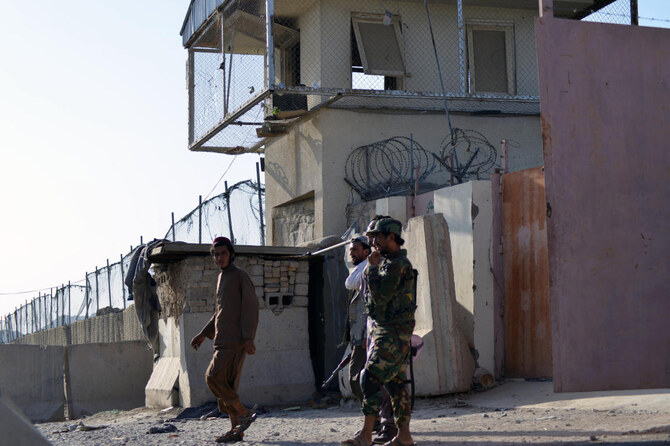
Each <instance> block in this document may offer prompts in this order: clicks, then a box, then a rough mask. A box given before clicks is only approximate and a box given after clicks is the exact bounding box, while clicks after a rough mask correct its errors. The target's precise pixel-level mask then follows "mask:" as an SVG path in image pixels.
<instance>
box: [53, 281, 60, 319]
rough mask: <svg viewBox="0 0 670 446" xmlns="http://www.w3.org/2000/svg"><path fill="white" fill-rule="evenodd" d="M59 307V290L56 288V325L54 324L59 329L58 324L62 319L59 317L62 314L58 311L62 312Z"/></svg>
mask: <svg viewBox="0 0 670 446" xmlns="http://www.w3.org/2000/svg"><path fill="white" fill-rule="evenodd" d="M59 307H60V300H59V299H58V288H56V323H55V324H54V327H58V323H59V322H60V321H59V320H58V319H59V317H60V316H59V314H60V312H59V311H58V310H60V308H59Z"/></svg>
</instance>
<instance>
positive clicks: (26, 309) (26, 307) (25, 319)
mask: <svg viewBox="0 0 670 446" xmlns="http://www.w3.org/2000/svg"><path fill="white" fill-rule="evenodd" d="M23 308H24V309H25V311H24V313H25V314H26V315H25V316H24V317H23V320H24V321H25V322H26V334H28V330H29V328H28V300H26V304H25V305H24V306H23Z"/></svg>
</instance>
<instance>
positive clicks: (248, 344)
mask: <svg viewBox="0 0 670 446" xmlns="http://www.w3.org/2000/svg"><path fill="white" fill-rule="evenodd" d="M242 345H243V347H244V351H245V352H247V355H253V354H254V353H256V345H254V340H253V339H249V340H247V341H244V344H242Z"/></svg>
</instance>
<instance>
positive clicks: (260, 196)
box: [256, 163, 265, 246]
mask: <svg viewBox="0 0 670 446" xmlns="http://www.w3.org/2000/svg"><path fill="white" fill-rule="evenodd" d="M256 181H257V182H258V212H259V213H258V215H259V216H260V219H261V246H265V224H264V223H263V194H262V192H261V169H260V166H259V164H258V163H256Z"/></svg>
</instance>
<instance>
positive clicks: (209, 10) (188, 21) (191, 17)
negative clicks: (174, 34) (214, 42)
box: [179, 0, 230, 46]
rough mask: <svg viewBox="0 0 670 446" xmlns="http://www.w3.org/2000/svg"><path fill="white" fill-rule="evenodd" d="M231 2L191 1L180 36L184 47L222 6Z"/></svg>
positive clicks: (218, 0)
mask: <svg viewBox="0 0 670 446" xmlns="http://www.w3.org/2000/svg"><path fill="white" fill-rule="evenodd" d="M229 1H230V0H191V4H190V5H188V10H187V11H186V17H184V23H183V24H182V26H181V31H180V32H179V35H180V36H181V38H182V45H184V46H186V44H187V43H188V41H189V40H190V39H191V37H192V36H193V34H195V33H196V32H197V31H198V29H200V27H201V26H202V25H203V24H204V23H205V22H206V21H207V19H208V18H209V16H210V15H212V14H213V13H214V12H215V11H216V10H217V9H218V8H219V7H220V6H221V5H223V4H224V3H228V2H229Z"/></svg>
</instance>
